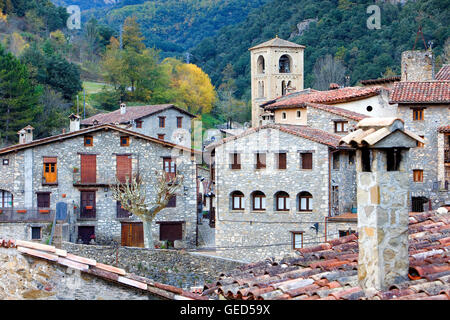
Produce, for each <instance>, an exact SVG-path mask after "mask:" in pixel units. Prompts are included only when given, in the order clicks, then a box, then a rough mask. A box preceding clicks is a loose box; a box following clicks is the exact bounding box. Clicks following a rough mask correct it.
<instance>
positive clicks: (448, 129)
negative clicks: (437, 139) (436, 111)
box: [438, 125, 450, 133]
mask: <svg viewBox="0 0 450 320" xmlns="http://www.w3.org/2000/svg"><path fill="white" fill-rule="evenodd" d="M438 132H441V133H443V132H446V133H447V132H450V125H448V126H441V127H439V128H438Z"/></svg>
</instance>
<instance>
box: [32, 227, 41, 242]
mask: <svg viewBox="0 0 450 320" xmlns="http://www.w3.org/2000/svg"><path fill="white" fill-rule="evenodd" d="M41 238H42V236H41V227H31V240H41Z"/></svg>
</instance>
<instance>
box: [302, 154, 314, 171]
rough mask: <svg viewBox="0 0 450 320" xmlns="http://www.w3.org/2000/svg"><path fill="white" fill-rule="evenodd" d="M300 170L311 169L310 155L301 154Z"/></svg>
mask: <svg viewBox="0 0 450 320" xmlns="http://www.w3.org/2000/svg"><path fill="white" fill-rule="evenodd" d="M302 169H312V153H302Z"/></svg>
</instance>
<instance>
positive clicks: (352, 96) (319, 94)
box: [264, 87, 387, 110]
mask: <svg viewBox="0 0 450 320" xmlns="http://www.w3.org/2000/svg"><path fill="white" fill-rule="evenodd" d="M382 90H387V89H386V88H382V87H371V88H366V87H345V88H339V89H334V90H327V91H316V92H311V93H308V94H300V95H295V96H292V97H289V96H287V97H286V98H280V99H278V100H277V101H275V102H273V103H270V104H266V105H265V106H264V108H265V109H268V110H275V109H284V108H289V107H297V106H301V105H302V104H303V103H307V102H310V103H321V104H338V103H344V102H350V101H357V100H361V99H366V98H369V97H373V96H376V95H378V94H380V92H381V91H382Z"/></svg>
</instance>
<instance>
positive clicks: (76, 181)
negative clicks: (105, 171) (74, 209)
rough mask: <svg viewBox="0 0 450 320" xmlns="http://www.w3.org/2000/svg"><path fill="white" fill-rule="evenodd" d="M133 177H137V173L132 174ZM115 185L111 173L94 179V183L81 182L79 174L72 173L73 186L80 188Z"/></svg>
mask: <svg viewBox="0 0 450 320" xmlns="http://www.w3.org/2000/svg"><path fill="white" fill-rule="evenodd" d="M133 175H137V176H139V172H133ZM121 180H123V181H121V182H122V183H125V179H121ZM116 183H117V179H116V175H115V173H111V174H109V175H107V176H102V177H101V178H100V179H96V180H95V181H82V180H81V172H79V171H78V172H73V185H74V186H81V187H86V186H97V187H101V186H105V187H107V186H111V185H115V184H116Z"/></svg>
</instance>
